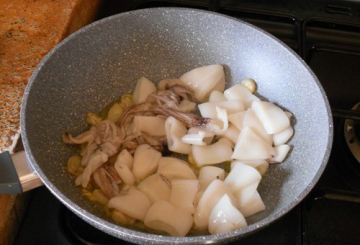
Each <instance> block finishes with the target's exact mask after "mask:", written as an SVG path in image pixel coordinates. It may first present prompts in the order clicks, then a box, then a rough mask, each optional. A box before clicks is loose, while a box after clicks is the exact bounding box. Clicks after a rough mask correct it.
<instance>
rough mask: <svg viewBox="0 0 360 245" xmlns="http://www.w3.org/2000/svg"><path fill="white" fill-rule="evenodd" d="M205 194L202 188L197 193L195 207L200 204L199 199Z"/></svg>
mask: <svg viewBox="0 0 360 245" xmlns="http://www.w3.org/2000/svg"><path fill="white" fill-rule="evenodd" d="M203 194H204V191H200V190H199V191H198V193H196V195H195V198H194V206H195V208H196V207H197V206H198V204H199V201H200V199H201V197H202V195H203Z"/></svg>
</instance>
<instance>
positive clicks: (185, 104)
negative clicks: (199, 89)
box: [175, 100, 197, 112]
mask: <svg viewBox="0 0 360 245" xmlns="http://www.w3.org/2000/svg"><path fill="white" fill-rule="evenodd" d="M196 105H197V104H196V103H195V102H192V101H189V100H182V101H180V103H179V105H178V106H177V107H176V108H175V109H177V110H179V111H182V112H191V111H194V110H195V109H196Z"/></svg>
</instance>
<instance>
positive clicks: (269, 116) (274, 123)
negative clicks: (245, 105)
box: [251, 101, 290, 134]
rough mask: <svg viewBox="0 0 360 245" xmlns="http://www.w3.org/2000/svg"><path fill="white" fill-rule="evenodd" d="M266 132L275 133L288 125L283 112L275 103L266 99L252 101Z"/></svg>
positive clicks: (287, 119)
mask: <svg viewBox="0 0 360 245" xmlns="http://www.w3.org/2000/svg"><path fill="white" fill-rule="evenodd" d="M251 108H252V109H253V110H254V112H255V114H256V115H257V117H258V118H259V119H260V121H261V123H262V124H263V126H264V128H265V130H266V132H267V133H268V134H276V133H279V132H281V131H282V130H284V129H285V128H287V127H288V126H289V125H290V120H289V118H288V116H287V115H286V114H285V112H284V111H283V110H282V109H281V108H280V107H278V106H276V105H275V104H273V103H271V102H267V101H254V102H253V103H252V105H251Z"/></svg>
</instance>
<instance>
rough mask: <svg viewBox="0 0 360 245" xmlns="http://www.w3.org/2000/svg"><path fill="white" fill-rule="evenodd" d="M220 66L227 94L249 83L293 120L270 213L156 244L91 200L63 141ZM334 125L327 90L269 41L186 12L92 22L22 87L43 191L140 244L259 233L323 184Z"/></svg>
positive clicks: (27, 136)
mask: <svg viewBox="0 0 360 245" xmlns="http://www.w3.org/2000/svg"><path fill="white" fill-rule="evenodd" d="M210 64H222V65H223V66H224V67H225V74H226V80H227V85H226V86H227V87H229V86H231V85H233V84H235V83H237V82H239V81H242V80H243V79H245V78H247V77H251V78H253V79H254V80H255V81H257V84H258V95H259V96H261V97H264V98H266V99H268V100H269V101H271V102H273V103H275V104H277V105H279V106H281V107H282V108H284V109H286V110H289V111H290V112H292V113H293V114H294V120H293V122H292V123H293V125H294V129H295V134H294V136H293V138H292V139H291V141H290V142H289V144H290V145H291V147H292V150H291V152H290V154H289V156H288V157H287V159H286V160H285V161H284V162H283V163H281V164H277V165H271V166H270V168H269V170H268V172H267V173H266V174H265V176H264V177H263V180H262V182H261V184H260V186H259V192H260V194H261V196H262V198H263V200H264V203H265V205H266V210H265V211H263V212H260V213H258V214H256V215H254V216H252V217H250V218H248V219H247V222H248V224H249V225H248V226H247V227H245V228H242V229H238V230H235V231H233V232H228V233H224V234H220V235H208V236H193V237H185V238H177V237H169V236H160V235H154V234H148V233H143V232H139V231H135V230H131V229H127V228H124V227H121V226H119V225H117V224H115V223H113V222H112V221H111V220H110V219H109V218H108V217H107V216H106V215H105V212H103V210H102V209H101V208H99V207H98V206H97V205H96V204H94V203H93V202H90V201H89V200H88V199H87V198H86V197H84V196H83V195H82V193H81V190H80V189H79V188H78V187H76V186H75V185H74V179H73V178H72V177H70V175H69V174H68V173H67V171H66V169H65V167H66V162H67V159H68V158H69V157H70V156H72V155H74V154H76V153H77V149H76V147H72V146H69V145H66V144H64V143H63V142H62V140H61V134H62V133H63V132H64V131H67V130H68V131H69V132H71V133H72V134H78V133H81V132H83V131H84V130H85V129H86V127H87V125H86V122H85V115H86V113H87V112H90V111H92V112H99V111H101V110H102V109H103V108H104V107H105V106H106V105H107V104H109V103H110V102H112V101H114V100H115V99H117V98H119V96H121V95H122V94H124V93H129V92H131V91H132V90H133V89H134V87H135V81H136V80H137V79H138V78H139V77H141V76H146V77H148V78H149V79H150V80H152V81H159V80H160V79H163V78H168V77H179V76H180V75H182V74H183V73H185V72H186V71H189V70H191V69H193V68H196V67H200V66H204V65H210ZM332 125H333V124H332V117H331V112H330V107H329V103H328V100H327V98H326V95H325V93H324V90H323V88H322V87H321V85H320V83H319V81H318V80H317V78H316V77H315V75H314V74H313V72H312V71H311V70H310V69H309V67H308V66H307V65H306V64H305V63H304V62H303V60H302V59H301V58H299V57H298V55H297V54H296V53H294V52H293V51H292V50H291V49H289V48H288V47H287V46H286V45H284V44H283V43H282V42H281V41H279V40H277V39H276V38H274V37H273V36H271V35H269V34H268V33H266V32H264V31H262V30H260V29H258V28H256V27H254V26H252V25H250V24H248V23H245V22H242V21H240V20H237V19H234V18H231V17H227V16H224V15H221V14H216V13H211V12H207V11H200V10H190V9H182V8H158V9H144V10H137V11H132V12H127V13H122V14H119V15H115V16H112V17H109V18H106V19H103V20H100V21H98V22H95V23H93V24H91V25H89V26H87V27H85V28H83V29H81V30H79V31H78V32H76V33H74V34H73V35H71V36H69V37H68V38H67V39H65V40H64V41H62V42H61V43H60V44H59V45H58V46H57V47H55V48H54V49H53V50H52V51H51V52H50V53H49V54H48V55H47V56H46V57H45V58H44V59H43V61H42V62H41V63H40V64H39V66H38V67H37V69H36V70H35V72H34V74H33V76H32V77H31V79H30V81H29V84H28V86H27V88H26V91H25V94H24V98H23V104H22V109H21V130H22V139H23V142H24V148H25V151H26V154H27V157H28V160H29V162H30V164H31V165H32V167H33V168H34V169H35V171H36V172H37V174H38V175H39V176H40V178H41V180H42V182H43V183H44V184H45V185H46V187H47V188H48V189H49V190H50V191H51V192H52V193H53V194H54V195H55V196H56V197H57V198H58V199H59V200H60V201H61V202H62V203H64V204H65V205H66V206H67V207H68V208H69V209H70V210H72V211H73V212H74V213H76V214H77V215H78V216H79V217H81V218H82V219H83V220H85V221H86V222H88V223H90V224H91V225H93V226H95V227H97V228H98V229H100V230H102V231H104V232H106V233H108V234H110V235H113V236H115V237H118V238H120V239H123V240H127V241H130V242H134V243H139V244H153V243H156V244H168V243H178V244H205V243H225V242H230V241H232V240H235V239H239V238H241V237H244V236H246V235H249V234H251V233H254V232H256V231H258V230H259V229H262V228H264V227H266V226H267V225H269V224H270V223H272V222H273V221H275V220H277V219H278V218H280V217H281V216H283V215H284V214H285V213H287V212H288V211H289V210H291V209H292V208H293V207H295V206H296V205H297V204H298V203H299V202H300V201H301V200H302V199H303V198H304V197H305V196H306V195H307V194H308V193H309V192H310V190H311V189H312V188H313V187H314V185H315V184H316V182H317V181H318V179H319V177H320V176H321V174H322V172H323V170H324V168H325V166H326V163H327V160H328V158H329V153H330V150H331V145H332V136H333V131H332Z"/></svg>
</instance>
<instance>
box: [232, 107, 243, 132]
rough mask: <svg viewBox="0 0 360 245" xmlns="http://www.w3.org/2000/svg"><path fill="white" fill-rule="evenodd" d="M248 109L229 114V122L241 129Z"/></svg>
mask: <svg viewBox="0 0 360 245" xmlns="http://www.w3.org/2000/svg"><path fill="white" fill-rule="evenodd" d="M245 114H246V111H241V112H237V113H233V114H230V115H228V119H229V122H230V123H231V124H232V125H234V126H235V127H237V129H239V130H241V129H242V128H243V127H244V126H243V121H244V117H245Z"/></svg>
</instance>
